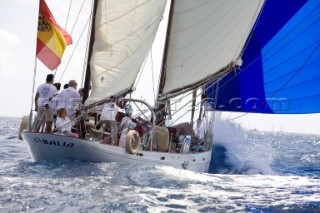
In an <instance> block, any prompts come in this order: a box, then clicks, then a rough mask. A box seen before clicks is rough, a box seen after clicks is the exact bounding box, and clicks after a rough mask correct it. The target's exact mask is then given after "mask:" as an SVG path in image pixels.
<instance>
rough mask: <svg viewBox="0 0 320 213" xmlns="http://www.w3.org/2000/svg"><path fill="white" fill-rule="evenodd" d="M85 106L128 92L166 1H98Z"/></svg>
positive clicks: (151, 41) (145, 54) (154, 32)
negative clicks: (88, 87)
mask: <svg viewBox="0 0 320 213" xmlns="http://www.w3.org/2000/svg"><path fill="white" fill-rule="evenodd" d="M97 2H98V5H97V13H96V17H95V23H94V24H95V38H94V45H93V50H92V57H91V60H90V68H91V81H92V91H91V95H90V97H89V99H88V100H87V101H86V105H88V104H90V103H93V102H96V101H100V100H102V99H105V98H107V97H110V96H112V95H116V94H119V93H121V92H124V91H126V90H129V89H130V88H131V87H132V86H133V84H134V81H135V80H136V77H137V74H138V72H139V70H140V68H141V66H142V64H143V62H144V60H145V58H146V56H147V54H148V52H149V50H150V47H151V45H152V43H153V40H154V38H155V35H156V32H157V29H158V26H159V23H160V21H161V19H162V15H163V12H164V9H165V6H166V0H135V1H128V0H99V1H97Z"/></svg>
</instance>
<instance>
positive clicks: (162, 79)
mask: <svg viewBox="0 0 320 213" xmlns="http://www.w3.org/2000/svg"><path fill="white" fill-rule="evenodd" d="M174 4H175V0H171V5H170V10H169V18H168V25H167V32H166V41H165V46H164V51H163V57H162V64H161V74H160V83H159V90H158V98H157V103H156V104H157V105H156V106H157V109H156V116H157V122H156V123H157V124H160V123H163V121H164V117H165V112H164V111H165V104H164V103H160V101H159V96H160V94H162V93H163V88H164V85H165V82H166V63H167V58H168V48H169V42H170V32H171V24H172V17H173V8H174ZM169 107H170V106H169Z"/></svg>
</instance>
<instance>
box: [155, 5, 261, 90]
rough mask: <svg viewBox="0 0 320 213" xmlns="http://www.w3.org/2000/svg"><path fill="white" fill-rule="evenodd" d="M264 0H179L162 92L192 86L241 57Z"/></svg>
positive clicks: (176, 6) (173, 22)
mask: <svg viewBox="0 0 320 213" xmlns="http://www.w3.org/2000/svg"><path fill="white" fill-rule="evenodd" d="M263 2H264V1H255V0H244V1H225V0H212V1H192V0H184V1H176V2H175V6H174V10H173V11H174V15H173V20H172V24H171V34H170V38H169V39H170V42H169V48H168V57H167V58H168V59H167V62H166V73H165V76H166V81H165V86H164V88H163V94H160V96H168V94H170V95H174V94H173V93H175V92H176V91H179V88H188V87H189V88H190V89H191V88H193V87H194V84H196V83H198V82H206V80H205V79H207V78H209V77H210V76H214V74H215V73H218V72H221V69H223V68H224V67H227V66H228V65H229V64H232V63H233V62H234V61H236V60H237V59H238V58H239V55H240V53H241V51H242V48H243V46H244V43H245V41H246V38H247V36H248V35H249V32H250V30H251V28H252V26H253V24H254V21H255V19H256V17H257V15H258V13H259V11H260V9H261V7H262V4H263Z"/></svg>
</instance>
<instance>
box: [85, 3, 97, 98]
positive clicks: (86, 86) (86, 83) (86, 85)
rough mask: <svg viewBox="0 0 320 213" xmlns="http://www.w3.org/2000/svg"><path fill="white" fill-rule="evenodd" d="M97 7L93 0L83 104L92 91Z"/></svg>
mask: <svg viewBox="0 0 320 213" xmlns="http://www.w3.org/2000/svg"><path fill="white" fill-rule="evenodd" d="M97 5H98V3H97V0H93V13H92V20H91V36H90V43H89V54H88V60H87V69H86V77H85V80H84V88H83V98H82V103H83V104H84V103H85V101H86V100H87V99H88V96H89V91H90V78H91V70H90V60H91V56H92V47H93V44H94V38H95V19H96V14H97Z"/></svg>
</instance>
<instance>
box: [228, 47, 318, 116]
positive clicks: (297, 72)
mask: <svg viewBox="0 0 320 213" xmlns="http://www.w3.org/2000/svg"><path fill="white" fill-rule="evenodd" d="M319 47H320V44H318V46H316V48H315V49H314V50H313V51H312V52H311V54H310V55H309V57H308V58H307V59H306V60H305V61H304V63H303V64H302V65H301V67H300V68H299V69H298V70H297V71H296V72H295V73H294V74H293V75H292V76H291V78H289V79H288V80H287V81H286V82H285V83H284V84H283V85H282V86H281V87H280V88H279V89H278V90H277V91H275V92H274V93H273V94H272V95H271V98H272V97H273V96H275V95H276V94H277V93H278V92H280V91H281V90H282V89H283V88H284V87H285V86H286V85H288V84H289V83H290V81H292V80H293V79H294V78H295V77H296V76H297V75H298V74H299V73H300V71H301V70H302V68H303V67H304V65H305V64H306V63H307V62H308V61H309V60H310V58H311V57H312V56H313V54H314V53H315V52H316V51H317V50H318V49H319ZM266 103H267V101H265V102H263V103H261V104H260V106H259V107H257V109H259V108H261V107H262V106H263V105H264V104H266ZM248 113H249V112H247V113H245V114H244V115H242V116H238V117H235V118H232V119H230V120H235V119H238V118H240V117H243V116H245V115H247V114H248Z"/></svg>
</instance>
